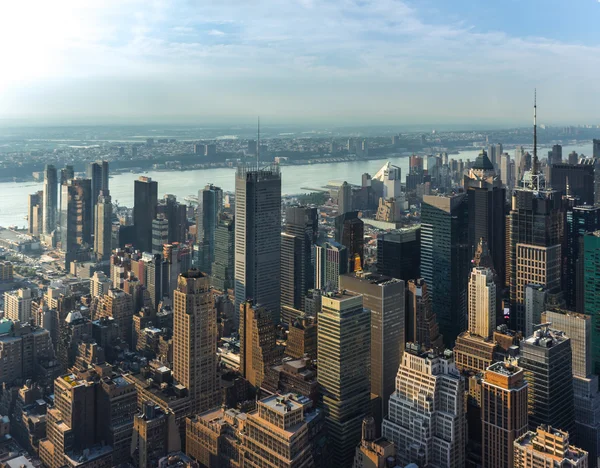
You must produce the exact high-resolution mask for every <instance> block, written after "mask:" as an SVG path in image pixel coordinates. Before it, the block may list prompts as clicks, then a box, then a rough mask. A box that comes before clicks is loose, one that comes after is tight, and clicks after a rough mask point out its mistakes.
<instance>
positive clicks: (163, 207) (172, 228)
mask: <svg viewBox="0 0 600 468" xmlns="http://www.w3.org/2000/svg"><path fill="white" fill-rule="evenodd" d="M156 213H157V215H159V214H162V215H163V216H164V218H165V219H166V220H167V226H168V227H167V239H168V242H169V243H171V244H172V243H173V242H185V241H186V240H187V228H188V219H187V205H185V204H183V203H179V202H178V201H177V197H176V196H175V195H170V194H167V195H165V196H164V197H163V199H162V200H160V201H159V202H158V205H157V206H156Z"/></svg>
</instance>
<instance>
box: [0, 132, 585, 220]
mask: <svg viewBox="0 0 600 468" xmlns="http://www.w3.org/2000/svg"><path fill="white" fill-rule="evenodd" d="M525 149H526V150H529V151H531V148H530V147H527V146H526V147H525ZM479 151H480V150H479V149H474V150H471V151H462V152H461V153H460V154H452V155H450V156H449V157H450V158H454V159H465V160H466V159H470V160H474V159H475V158H476V157H477V155H478V154H479ZM547 151H548V148H540V149H539V156H540V159H542V158H544V157H546V153H547ZM571 151H576V152H577V153H579V154H581V153H583V154H585V155H587V156H591V154H592V144H591V142H588V143H586V144H582V145H572V146H564V147H563V158H565V159H566V158H567V156H568V154H569V153H570V152H571ZM508 152H509V153H510V154H511V156H513V155H514V150H512V149H510V150H508ZM409 159H410V158H409V157H393V158H389V159H387V160H389V161H390V162H391V163H392V164H394V165H396V166H399V167H400V168H401V170H402V179H404V177H405V175H406V173H407V172H408V165H409ZM385 161H386V159H379V160H369V161H351V162H339V163H327V164H309V165H304V166H283V167H282V168H281V173H282V193H283V194H297V193H303V192H306V191H307V190H303V189H302V188H303V187H312V188H319V187H322V186H323V185H325V184H327V182H329V181H330V180H338V181H343V180H346V181H348V182H349V183H351V184H360V182H361V175H362V174H363V173H365V172H368V173H369V174H371V175H374V174H375V173H376V172H377V171H378V170H379V168H381V166H382V165H383V164H384V163H385ZM140 175H141V174H132V173H122V174H115V175H114V177H112V178H111V179H110V194H111V196H112V198H113V201H116V202H118V203H119V205H125V206H133V181H134V180H136V179H137V178H138V177H139V176H140ZM143 175H144V176H147V177H151V178H152V179H154V180H156V181H158V193H159V196H160V197H162V196H163V195H164V194H166V193H169V194H173V195H176V196H177V198H178V199H180V200H181V201H183V198H184V197H186V196H187V195H192V194H193V195H196V194H197V193H198V190H199V189H201V188H202V187H204V186H205V185H206V184H208V183H212V184H215V185H217V186H219V187H221V188H222V189H223V190H225V191H233V190H234V185H235V184H234V182H235V169H231V168H219V169H201V170H192V171H172V172H167V171H148V172H146V173H144V174H143ZM38 190H42V183H41V182H17V183H15V182H5V183H0V226H5V227H6V226H11V225H16V226H19V227H22V226H26V225H27V221H26V220H25V217H26V215H27V196H28V195H29V194H30V193H34V192H36V191H38Z"/></svg>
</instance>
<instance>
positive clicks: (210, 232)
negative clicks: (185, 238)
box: [196, 184, 223, 274]
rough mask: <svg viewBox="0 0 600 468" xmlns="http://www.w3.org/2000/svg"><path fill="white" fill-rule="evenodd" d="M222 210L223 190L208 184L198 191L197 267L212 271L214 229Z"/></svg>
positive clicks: (207, 271) (209, 272)
mask: <svg viewBox="0 0 600 468" xmlns="http://www.w3.org/2000/svg"><path fill="white" fill-rule="evenodd" d="M222 210H223V190H221V188H219V187H216V186H214V185H212V184H208V185H206V186H205V187H204V189H202V190H200V191H199V192H198V214H197V221H196V226H197V229H196V236H197V238H198V256H199V258H198V268H199V269H200V270H201V271H204V272H206V273H208V274H211V273H212V271H211V270H212V264H213V262H214V261H215V231H216V229H217V225H218V223H219V218H220V215H221V211H222Z"/></svg>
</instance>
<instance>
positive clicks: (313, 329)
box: [285, 315, 317, 359]
mask: <svg viewBox="0 0 600 468" xmlns="http://www.w3.org/2000/svg"><path fill="white" fill-rule="evenodd" d="M285 354H286V355H287V356H290V357H293V358H295V359H300V358H302V357H304V356H307V357H309V358H310V359H317V324H316V323H315V318H314V317H307V316H306V315H301V316H299V317H298V318H296V319H294V320H292V322H291V323H290V328H289V331H288V338H287V346H286V347H285Z"/></svg>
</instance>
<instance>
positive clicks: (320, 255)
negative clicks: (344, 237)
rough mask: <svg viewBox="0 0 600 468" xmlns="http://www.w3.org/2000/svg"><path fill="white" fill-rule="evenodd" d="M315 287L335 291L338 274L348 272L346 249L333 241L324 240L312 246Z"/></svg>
mask: <svg viewBox="0 0 600 468" xmlns="http://www.w3.org/2000/svg"><path fill="white" fill-rule="evenodd" d="M313 248H314V258H315V260H314V262H315V288H316V289H323V290H327V291H337V290H338V288H339V284H340V275H343V274H344V273H347V272H348V249H347V248H346V247H344V246H343V245H341V244H339V243H337V242H335V241H330V242H325V243H323V244H322V245H315V246H314V247H313Z"/></svg>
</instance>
